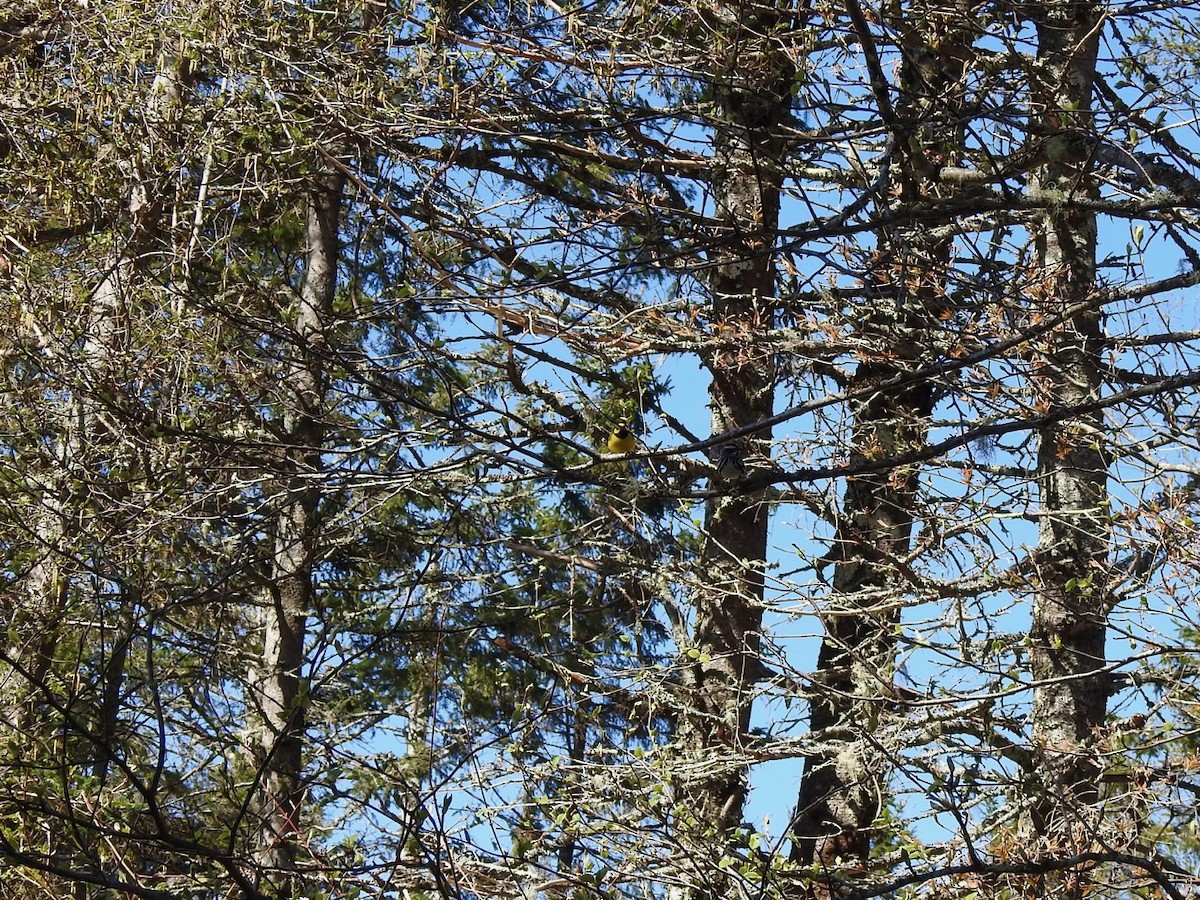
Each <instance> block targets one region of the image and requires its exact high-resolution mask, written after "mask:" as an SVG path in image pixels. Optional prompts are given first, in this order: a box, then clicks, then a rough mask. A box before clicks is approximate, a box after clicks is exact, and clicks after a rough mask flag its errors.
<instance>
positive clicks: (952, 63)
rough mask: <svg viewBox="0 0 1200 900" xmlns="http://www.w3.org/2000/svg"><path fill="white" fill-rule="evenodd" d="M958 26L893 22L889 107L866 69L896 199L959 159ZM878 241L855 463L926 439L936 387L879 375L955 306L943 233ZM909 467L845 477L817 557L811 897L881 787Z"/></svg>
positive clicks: (913, 364)
mask: <svg viewBox="0 0 1200 900" xmlns="http://www.w3.org/2000/svg"><path fill="white" fill-rule="evenodd" d="M852 19H855V20H856V21H857V24H858V26H859V32H860V33H859V37H860V39H861V40H862V41H863V43H864V45H869V43H870V36H869V34H868V33H867V31H866V20H865V19H864V18H862V16H861V14H860V15H859V16H853V15H852ZM969 23H970V14H969V11H968V10H967V8H966V6H965V4H963V3H961V2H951V3H934V4H926V5H924V6H922V8H921V9H920V10H910V11H909V16H908V18H907V19H905V20H902V21H900V22H897V23H896V27H897V31H898V32H899V33H900V34H901V36H902V44H901V49H902V50H903V54H904V57H903V58H904V61H903V64H902V67H901V84H900V91H899V92H898V94H897V97H896V100H895V101H894V103H895V105H894V108H893V105H892V104H893V101H892V99H891V97H890V96H888V95H887V93H886V89H885V88H884V87H883V81H882V74H881V70H879V71H878V72H877V74H879V77H878V78H877V79H876V86H877V87H876V90H877V98H876V99H877V102H878V104H879V107H880V112H881V115H882V116H883V118H884V120H885V122H887V124H888V125H889V127H890V129H891V131H892V133H893V140H894V142H895V147H896V160H895V163H894V166H893V173H892V178H893V179H894V181H893V184H892V185H891V193H892V195H893V196H894V197H895V198H896V199H895V200H894V201H893V202H895V203H896V204H898V205H899V206H912V205H916V204H920V205H922V206H926V207H929V206H933V205H935V204H936V203H937V201H938V200H939V199H941V198H942V197H944V196H945V190H946V189H945V188H944V186H942V185H941V184H940V183H939V181H938V177H937V176H938V170H939V169H940V168H941V167H943V166H947V165H955V164H957V162H958V159H959V157H960V156H961V152H962V129H961V119H960V112H961V106H962V102H963V93H962V82H961V79H962V75H963V57H964V54H962V53H961V51H960V50H959V49H958V48H960V47H962V46H964V45H968V46H969V44H970V43H971V41H972V39H973V38H972V34H971V30H970V25H969ZM871 55H873V54H868V56H871ZM878 246H879V250H878V251H877V252H876V254H875V255H874V257H873V258H872V259H871V260H870V262H869V266H868V271H867V273H866V278H865V279H864V280H865V283H866V287H867V293H866V296H865V298H864V301H865V302H864V311H863V313H862V325H861V329H860V335H859V340H860V341H861V343H862V346H863V351H862V356H863V357H864V361H863V362H861V363H860V364H859V366H858V367H857V369H856V371H855V373H854V375H853V377H852V378H851V380H850V383H849V385H848V388H849V392H850V393H851V395H852V396H855V397H858V398H861V399H859V400H857V401H854V402H853V404H852V421H853V430H852V435H851V457H850V459H851V463H852V465H854V464H860V465H863V466H871V465H877V464H878V463H879V462H880V461H881V460H887V459H888V458H891V457H895V456H898V455H902V454H905V453H907V452H910V451H912V450H914V449H917V448H919V447H920V446H921V445H922V444H924V442H925V440H926V434H927V429H928V420H929V416H930V414H931V413H932V411H933V406H934V402H935V391H934V386H933V385H932V384H930V383H929V382H927V381H915V382H910V383H908V384H905V385H903V386H901V387H890V386H889V383H890V382H893V381H895V380H897V379H901V378H904V377H905V376H908V375H910V374H911V373H913V372H915V371H917V370H919V369H921V368H922V367H924V366H925V365H927V364H928V363H929V362H930V361H931V360H933V359H935V358H936V357H937V354H938V353H939V350H938V343H939V341H938V335H939V334H940V333H941V332H942V331H944V329H945V325H944V322H945V320H947V319H949V318H951V317H952V316H953V315H954V310H953V309H952V307H951V305H950V300H949V299H948V297H947V295H946V272H947V270H948V267H949V263H950V258H951V253H952V249H953V242H952V241H951V240H950V239H948V238H938V237H935V236H933V235H932V234H931V233H930V232H929V230H928V229H922V228H916V227H912V226H901V227H897V228H893V229H888V230H886V231H882V232H880V233H879V234H878ZM919 475H920V472H919V469H918V467H917V466H906V467H901V468H896V467H892V468H884V469H881V470H879V471H877V472H871V473H867V474H863V475H860V476H852V477H851V478H850V479H849V482H848V484H847V486H846V490H845V494H844V497H843V502H842V510H841V518H840V521H839V522H838V528H837V533H836V535H835V537H834V545H833V547H832V548H831V549H830V552H829V553H828V554H827V556H826V560H827V561H828V562H831V563H832V564H833V576H832V579H831V582H830V587H831V596H830V599H829V602H828V604H827V606H826V610H827V615H826V616H825V618H824V626H825V637H824V639H823V641H822V644H821V649H820V652H819V655H818V660H817V682H818V684H817V687H816V688H815V693H814V696H813V699H812V713H811V718H810V724H811V732H812V734H813V735H814V736H816V737H819V738H823V739H824V742H825V743H824V746H826V747H827V748H828V749H827V750H825V751H824V752H821V753H818V754H815V755H813V756H810V757H808V758H807V759H806V760H805V767H804V772H803V775H802V777H801V785H800V794H799V799H798V802H797V808H796V814H795V818H794V820H793V824H792V833H793V845H792V859H793V861H795V862H798V863H801V864H803V865H815V866H817V868H818V870H819V871H820V873H822V874H821V875H819V876H818V879H817V880H816V881H815V882H814V885H813V888H812V893H813V895H815V896H822V897H828V896H839V895H840V893H841V892H842V891H843V890H844V889H845V887H846V886H847V885H848V882H846V881H844V880H842V877H841V875H838V874H836V873H835V870H838V869H840V868H841V867H843V866H850V867H851V870H857V871H862V869H863V867H864V866H865V864H866V862H867V858H868V856H869V854H870V851H871V844H872V841H871V826H872V824H873V822H874V821H875V818H876V817H877V816H878V814H879V812H880V809H881V807H882V804H883V802H884V800H885V796H886V785H887V774H888V772H889V770H890V768H891V762H890V755H889V753H888V751H887V748H885V747H883V746H881V745H880V743H879V741H878V740H877V739H875V738H874V737H873V732H875V730H876V729H877V728H878V726H879V724H880V720H881V717H883V716H886V715H894V713H891V712H889V707H890V706H891V705H892V700H893V698H894V696H895V692H894V689H893V675H892V673H893V670H894V668H895V665H896V649H897V647H896V626H897V624H898V623H899V622H900V613H901V608H902V605H903V600H904V595H905V593H906V592H907V591H908V590H911V587H910V584H909V581H908V578H909V577H910V576H909V575H908V573H906V572H905V571H904V570H903V567H902V565H900V563H901V560H902V559H903V557H904V556H905V555H906V554H907V553H908V550H909V547H910V544H911V540H912V533H913V523H914V519H915V505H916V498H917V491H918V486H919ZM826 876H829V877H828V878H826Z"/></svg>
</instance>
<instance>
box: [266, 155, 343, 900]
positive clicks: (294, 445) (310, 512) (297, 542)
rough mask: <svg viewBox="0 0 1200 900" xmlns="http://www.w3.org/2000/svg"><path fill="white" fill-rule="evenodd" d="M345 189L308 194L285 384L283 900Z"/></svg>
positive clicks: (270, 717)
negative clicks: (301, 270)
mask: <svg viewBox="0 0 1200 900" xmlns="http://www.w3.org/2000/svg"><path fill="white" fill-rule="evenodd" d="M343 187H344V178H343V176H342V175H340V174H332V173H324V174H323V175H321V176H319V177H318V178H317V179H316V180H315V182H314V184H313V186H312V188H311V191H310V193H309V196H308V210H307V220H308V221H307V231H306V235H307V251H306V258H305V272H304V281H303V284H302V285H301V288H300V296H299V298H298V306H297V309H296V312H295V317H294V320H293V321H292V323H291V328H290V338H291V340H292V341H294V344H293V352H292V354H291V361H290V366H289V369H288V370H287V372H286V373H285V375H284V378H283V384H282V389H283V391H284V392H285V395H284V403H285V408H284V412H283V432H284V440H285V442H286V450H285V458H284V463H283V466H284V469H283V471H282V472H281V473H280V482H281V483H280V490H279V494H278V503H279V507H278V512H277V513H276V517H275V523H274V528H275V534H274V556H273V559H272V561H271V567H270V568H271V572H270V581H269V585H268V587H267V589H266V592H265V596H264V598H263V603H262V629H263V632H262V633H263V647H262V660H261V669H260V672H259V675H258V677H257V678H256V679H255V683H254V684H253V685H252V688H253V690H254V695H255V696H254V699H255V702H256V705H257V707H258V714H259V717H260V723H259V733H258V745H259V746H258V749H259V753H260V758H259V760H258V765H259V766H260V771H259V773H258V793H259V796H258V802H257V808H258V814H259V818H258V838H257V842H256V851H255V857H256V858H255V862H256V863H257V865H258V866H259V867H260V872H261V881H260V889H261V890H263V892H264V893H267V894H268V895H270V896H274V897H279V898H287V897H291V896H294V895H295V892H296V890H297V872H296V864H297V844H298V838H299V837H300V835H301V831H302V828H301V823H300V817H301V815H302V806H303V799H304V787H303V780H302V778H301V772H302V768H303V748H304V735H305V727H306V711H307V706H308V698H307V696H306V694H305V691H304V690H303V683H304V677H305V676H304V659H305V646H304V645H305V635H306V628H307V622H308V614H309V611H310V610H311V609H312V606H313V601H314V597H313V566H314V563H315V561H316V552H317V546H316V542H317V528H316V521H315V519H316V513H317V504H318V500H319V497H320V484H319V478H320V473H321V450H322V446H323V443H324V438H325V419H324V414H323V407H324V403H325V392H326V387H327V378H326V375H325V364H324V352H325V350H326V348H327V346H328V339H329V329H330V323H331V321H332V318H333V301H334V292H335V289H336V284H337V259H338V223H339V220H340V216H341V204H342V191H343Z"/></svg>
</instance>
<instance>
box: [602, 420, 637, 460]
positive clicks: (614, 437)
mask: <svg viewBox="0 0 1200 900" xmlns="http://www.w3.org/2000/svg"><path fill="white" fill-rule="evenodd" d="M636 446H637V438H635V437H634V436H633V431H632V430H630V428H629V423H628V422H618V423H617V425H616V427H615V428H613V430H612V431H611V432H609V435H608V449H609V452H610V453H629V452H630V451H631V450H633V449H634V448H635V447H636Z"/></svg>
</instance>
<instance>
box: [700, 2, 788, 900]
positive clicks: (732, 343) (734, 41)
mask: <svg viewBox="0 0 1200 900" xmlns="http://www.w3.org/2000/svg"><path fill="white" fill-rule="evenodd" d="M729 11H730V12H731V13H737V14H738V15H739V16H740V18H738V19H736V21H737V23H738V24H737V26H736V29H737V34H736V35H731V36H730V38H729V43H730V44H731V45H734V46H736V47H737V48H738V53H739V63H740V64H742V65H741V66H740V71H739V74H738V76H737V80H736V81H734V80H733V78H732V77H731V76H728V75H721V76H719V77H720V78H721V79H723V80H722V81H720V82H719V85H718V93H717V97H718V100H717V102H718V109H719V121H718V122H717V124H716V127H715V135H714V142H715V152H714V158H713V168H714V171H715V172H716V173H717V174H716V175H714V177H713V180H712V193H713V201H714V205H715V209H716V216H717V218H718V219H719V221H720V222H721V233H720V234H718V235H717V236H716V237H715V240H714V244H715V246H714V247H713V248H712V250H711V252H710V254H709V258H710V260H711V262H712V263H713V270H712V275H711V278H710V288H711V292H712V300H711V303H712V306H711V309H712V323H713V329H714V331H715V332H716V336H717V337H718V338H719V343H720V344H721V349H720V350H719V351H718V352H716V353H715V354H714V355H713V356H712V357H710V358H709V359H707V360H706V363H707V365H708V367H709V369H710V372H711V375H712V382H711V386H710V388H709V404H710V410H711V416H712V431H713V433H714V434H720V433H722V432H726V431H729V430H732V429H736V428H742V427H745V426H747V425H752V424H754V423H756V422H761V421H763V420H764V419H767V418H768V417H769V416H770V415H771V414H772V412H773V411H774V410H773V404H774V384H775V367H774V363H773V359H772V356H771V351H770V350H766V349H762V345H761V344H760V343H759V341H758V340H757V338H758V336H759V335H762V334H763V333H765V332H767V331H769V330H770V329H771V328H772V327H773V324H774V322H773V320H774V317H775V314H776V309H775V261H774V256H773V253H772V248H773V246H774V244H775V241H776V232H777V229H778V225H779V202H780V188H781V183H782V157H783V155H784V153H785V149H786V147H785V143H784V141H783V138H782V137H781V134H780V130H781V127H782V126H784V125H785V124H786V123H787V122H788V121H789V120H790V107H791V86H792V79H793V78H794V77H795V67H794V64H793V63H792V62H791V60H790V59H788V57H787V56H786V55H785V54H784V53H782V52H781V51H780V50H778V49H777V48H776V46H775V45H774V44H773V43H772V41H771V40H770V39H768V38H764V37H763V35H766V34H771V33H772V28H773V27H775V26H778V25H782V24H785V23H783V22H782V17H781V16H779V15H777V14H772V13H767V12H764V11H761V10H760V11H759V12H758V13H757V14H750V13H747V12H746V11H745V10H740V9H738V10H735V9H732V8H731V9H730V10H729ZM747 16H749V19H750V21H747V18H746V17H747ZM760 19H761V20H763V21H760ZM768 19H769V21H767V20H768ZM721 27H722V28H724V29H726V30H728V29H730V28H733V27H735V26H730V25H728V24H724V25H722V26H721ZM732 68H733V67H731V69H732ZM745 73H753V75H752V76H751V77H746V74H745ZM770 439H771V431H770V429H769V428H762V429H760V430H758V431H756V432H755V433H754V435H753V441H752V442H751V444H750V448H751V449H761V450H762V451H763V452H769V447H770ZM749 475H750V477H753V468H751V471H750V473H749ZM720 483H721V482H719V481H716V480H714V486H716V485H718V484H720ZM767 520H768V515H767V506H766V505H765V503H764V502H763V499H762V497H761V495H760V494H756V493H748V494H747V493H739V492H738V486H737V485H734V486H733V491H732V492H731V495H730V496H722V497H718V498H715V499H713V500H710V501H709V504H708V508H707V511H706V515H705V533H706V536H707V541H706V544H705V550H704V572H705V576H704V577H705V583H704V584H703V585H702V586H701V587H700V588H699V589H698V590H697V592H696V599H695V609H696V618H695V630H694V632H693V635H692V645H693V648H694V649H695V650H696V651H698V653H699V654H700V656H699V658H698V659H697V660H695V661H694V662H692V663H691V665H690V670H689V681H688V684H687V685H686V687H687V689H688V693H687V696H688V704H689V706H690V707H691V708H690V709H689V711H688V714H687V715H685V716H683V717H682V719H681V723H680V736H679V739H680V744H681V746H682V747H683V748H685V752H686V753H688V755H689V757H690V758H691V759H692V761H693V765H692V766H689V767H688V768H689V771H692V772H694V773H698V774H694V775H691V776H688V777H687V779H686V781H685V782H684V783H683V784H682V785H681V787H682V790H683V793H684V796H685V797H686V798H687V800H688V802H689V805H690V808H691V811H692V812H693V813H694V815H695V816H696V819H697V820H698V823H699V827H700V828H701V829H708V828H715V829H716V830H717V832H718V833H719V834H724V835H728V834H729V833H730V831H731V830H733V829H734V828H736V827H737V826H738V825H739V824H740V823H741V822H742V815H743V805H744V802H745V797H746V773H745V766H744V764H743V762H742V758H741V757H742V748H743V747H744V745H745V741H746V738H747V736H748V733H749V726H750V713H751V708H752V701H753V696H754V686H755V684H756V682H757V681H758V680H759V679H760V678H761V677H762V674H763V671H764V669H763V665H762V661H761V659H760V655H759V651H760V644H761V640H762V633H761V629H762V610H763V579H764V567H765V559H766V552H767ZM705 862H706V863H710V862H715V861H710V860H706V861H705ZM720 891H721V888H720V886H719V885H717V884H715V883H713V882H712V881H711V877H709V876H706V877H705V885H704V887H703V888H697V889H696V890H694V891H693V892H691V896H694V897H703V896H711V895H715V894H717V893H719V892H720Z"/></svg>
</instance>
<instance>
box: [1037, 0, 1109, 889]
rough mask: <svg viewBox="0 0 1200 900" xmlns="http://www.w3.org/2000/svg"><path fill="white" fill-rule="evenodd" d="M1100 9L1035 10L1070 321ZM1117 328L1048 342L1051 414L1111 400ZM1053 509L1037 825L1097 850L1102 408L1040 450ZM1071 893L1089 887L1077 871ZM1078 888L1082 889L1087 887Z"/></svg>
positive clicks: (1088, 190) (1086, 222) (1103, 597)
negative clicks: (1104, 374)
mask: <svg viewBox="0 0 1200 900" xmlns="http://www.w3.org/2000/svg"><path fill="white" fill-rule="evenodd" d="M1100 16H1101V10H1100V8H1099V7H1097V6H1096V5H1095V4H1093V3H1049V4H1045V5H1044V6H1043V7H1040V8H1039V11H1038V13H1037V14H1036V24H1037V34H1038V54H1037V55H1038V65H1037V67H1036V72H1037V74H1038V80H1037V81H1036V82H1035V84H1034V93H1033V104H1034V108H1035V109H1037V110H1040V111H1042V113H1041V114H1042V126H1043V128H1044V130H1045V133H1046V135H1047V142H1048V143H1047V146H1048V147H1051V148H1052V150H1051V152H1048V153H1047V156H1048V157H1050V158H1051V159H1052V161H1051V162H1047V163H1046V164H1045V165H1043V166H1042V167H1041V168H1040V169H1039V170H1038V171H1037V172H1035V173H1034V175H1035V177H1034V179H1033V180H1032V182H1031V188H1030V189H1031V192H1038V193H1040V194H1041V196H1042V197H1043V199H1044V201H1045V202H1046V204H1047V207H1048V209H1047V212H1046V213H1045V215H1044V216H1043V217H1042V221H1041V223H1040V225H1039V230H1038V232H1037V235H1036V242H1037V243H1036V247H1037V254H1038V272H1037V282H1036V283H1035V284H1034V286H1033V289H1031V291H1030V294H1031V296H1033V298H1034V302H1035V304H1036V305H1035V311H1036V312H1037V313H1040V314H1041V315H1042V316H1043V317H1045V318H1050V317H1053V316H1059V315H1061V314H1062V312H1063V311H1064V310H1066V309H1068V308H1069V307H1072V306H1075V305H1077V304H1079V303H1081V302H1083V301H1085V300H1087V299H1088V297H1089V296H1090V295H1091V293H1092V291H1093V290H1094V286H1095V278H1096V222H1095V216H1094V214H1093V213H1091V212H1089V211H1087V210H1083V209H1078V208H1075V207H1073V205H1072V203H1071V198H1072V197H1081V196H1082V197H1090V196H1091V195H1092V193H1093V190H1094V189H1093V186H1092V181H1091V176H1090V174H1089V172H1088V168H1089V165H1090V159H1089V155H1088V150H1087V143H1088V142H1087V141H1078V140H1073V139H1072V138H1073V136H1075V135H1078V134H1081V133H1082V132H1083V131H1084V130H1090V129H1091V127H1092V122H1091V106H1092V90H1093V81H1094V79H1095V76H1096V71H1095V69H1096V53H1097V45H1098V40H1099V28H1100ZM1103 347H1104V335H1103V328H1102V323H1101V312H1100V310H1099V306H1098V305H1097V306H1096V308H1093V309H1088V310H1086V311H1083V312H1077V313H1075V314H1074V315H1072V316H1070V317H1069V318H1068V319H1067V320H1066V321H1065V322H1064V323H1063V325H1062V327H1061V328H1058V329H1056V330H1055V331H1053V332H1051V333H1050V334H1049V335H1048V336H1047V337H1046V339H1045V340H1044V342H1043V344H1042V346H1041V347H1039V348H1038V351H1039V354H1038V356H1037V357H1035V364H1036V366H1037V369H1036V371H1035V372H1034V373H1033V376H1032V377H1033V381H1034V387H1035V392H1036V393H1035V396H1036V399H1037V402H1038V404H1039V408H1040V409H1044V410H1045V411H1046V412H1048V413H1050V414H1054V413H1058V412H1063V411H1067V410H1071V409H1072V408H1074V407H1077V406H1079V405H1081V404H1085V403H1089V402H1092V401H1094V400H1096V399H1097V398H1098V397H1099V396H1100V391H1101V366H1102V359H1101V353H1102V350H1103ZM1038 481H1039V485H1040V505H1041V516H1040V518H1039V523H1040V525H1039V533H1038V546H1037V552H1036V570H1035V579H1036V581H1035V586H1036V594H1035V597H1034V609H1033V622H1032V626H1031V629H1030V638H1031V669H1032V675H1033V679H1034V685H1035V687H1034V698H1033V710H1032V723H1033V744H1034V747H1033V750H1034V754H1033V756H1034V760H1035V765H1036V767H1037V770H1036V771H1035V772H1033V773H1031V775H1032V790H1031V791H1030V796H1031V808H1030V810H1029V816H1028V820H1027V823H1026V827H1027V830H1029V831H1030V832H1031V833H1032V835H1033V836H1035V837H1037V838H1040V839H1042V840H1043V841H1044V844H1043V848H1044V849H1047V850H1054V851H1055V852H1061V853H1071V852H1074V850H1082V849H1086V846H1087V845H1088V843H1089V841H1090V837H1089V835H1090V833H1091V826H1092V819H1091V812H1093V810H1089V807H1090V806H1091V805H1092V804H1094V802H1095V801H1096V799H1097V796H1098V779H1099V774H1100V768H1099V762H1098V760H1097V758H1096V756H1095V755H1094V754H1093V753H1092V752H1091V751H1090V749H1089V744H1090V742H1091V740H1092V738H1093V735H1094V730H1095V729H1096V728H1098V727H1099V726H1101V725H1103V724H1104V717H1105V710H1106V706H1107V699H1108V697H1107V683H1106V680H1105V678H1104V677H1103V676H1102V675H1101V674H1100V672H1099V670H1100V669H1101V668H1102V667H1103V665H1104V655H1105V649H1104V642H1105V627H1106V619H1107V616H1108V609H1109V592H1108V578H1107V574H1106V557H1107V553H1108V545H1109V521H1108V508H1109V507H1108V493H1107V459H1106V451H1105V437H1104V416H1103V413H1102V412H1089V413H1084V414H1073V415H1067V416H1064V418H1062V420H1061V421H1056V422H1054V423H1053V424H1051V425H1049V426H1047V427H1046V428H1044V429H1042V432H1041V435H1040V445H1039V451H1038ZM1072 884H1074V885H1075V888H1073V889H1072V893H1076V892H1077V890H1082V884H1081V883H1080V881H1079V879H1073V880H1072ZM1076 889H1077V890H1076Z"/></svg>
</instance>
